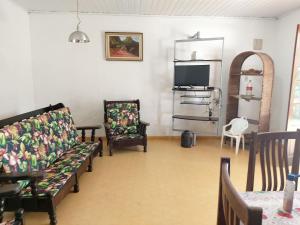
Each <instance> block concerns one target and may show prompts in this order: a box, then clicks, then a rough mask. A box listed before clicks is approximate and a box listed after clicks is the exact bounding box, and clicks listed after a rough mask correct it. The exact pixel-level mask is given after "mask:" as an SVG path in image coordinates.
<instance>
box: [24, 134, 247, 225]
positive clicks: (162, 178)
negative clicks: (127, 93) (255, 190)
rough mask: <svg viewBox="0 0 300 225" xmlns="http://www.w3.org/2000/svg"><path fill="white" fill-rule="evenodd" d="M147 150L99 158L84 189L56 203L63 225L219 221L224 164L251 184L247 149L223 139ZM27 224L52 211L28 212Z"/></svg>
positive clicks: (158, 143)
mask: <svg viewBox="0 0 300 225" xmlns="http://www.w3.org/2000/svg"><path fill="white" fill-rule="evenodd" d="M148 150H149V151H148V153H143V152H142V151H141V149H140V151H137V149H135V148H134V149H127V150H126V149H125V150H124V149H123V150H119V151H116V152H115V154H114V156H113V157H110V156H108V155H107V152H105V156H104V157H103V158H96V159H95V161H94V171H93V172H92V173H85V174H83V175H82V176H81V177H80V192H79V193H70V194H69V195H67V197H66V198H65V199H64V200H63V201H62V202H61V203H60V204H59V206H58V207H57V219H58V224H60V225H63V224H64V225H67V224H72V225H79V224H80V225H83V224H84V225H94V224H95V225H97V224H99V225H212V224H216V212H217V197H218V179H219V163H220V157H221V156H229V157H230V158H231V160H232V169H231V171H232V180H233V183H234V185H235V186H236V187H237V188H238V189H239V190H241V191H243V190H245V188H246V173H247V163H248V151H244V152H243V151H242V150H241V151H240V153H239V155H238V156H236V155H235V154H234V150H233V149H231V148H230V147H228V146H226V145H225V147H224V148H223V149H222V150H221V149H220V140H219V139H214V138H202V139H199V140H198V142H197V146H195V147H193V148H191V149H184V148H181V147H180V145H179V140H178V139H171V138H165V139H150V140H149V148H148ZM25 223H26V224H27V225H44V224H49V219H48V214H47V213H25Z"/></svg>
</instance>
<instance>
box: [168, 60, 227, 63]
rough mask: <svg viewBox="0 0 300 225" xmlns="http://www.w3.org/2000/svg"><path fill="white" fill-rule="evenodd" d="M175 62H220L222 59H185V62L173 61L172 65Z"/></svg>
mask: <svg viewBox="0 0 300 225" xmlns="http://www.w3.org/2000/svg"><path fill="white" fill-rule="evenodd" d="M176 62H222V59H187V60H178V59H175V60H174V63H176Z"/></svg>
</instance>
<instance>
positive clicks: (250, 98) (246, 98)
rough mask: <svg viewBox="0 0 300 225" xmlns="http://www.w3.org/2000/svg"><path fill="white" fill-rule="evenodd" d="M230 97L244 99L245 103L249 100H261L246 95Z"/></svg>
mask: <svg viewBox="0 0 300 225" xmlns="http://www.w3.org/2000/svg"><path fill="white" fill-rule="evenodd" d="M230 97H232V98H236V99H244V100H246V101H251V100H254V101H260V100H261V97H254V96H250V97H248V96H247V95H230Z"/></svg>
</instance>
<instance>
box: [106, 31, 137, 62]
mask: <svg viewBox="0 0 300 225" xmlns="http://www.w3.org/2000/svg"><path fill="white" fill-rule="evenodd" d="M105 58H106V60H112V61H143V33H138V32H105Z"/></svg>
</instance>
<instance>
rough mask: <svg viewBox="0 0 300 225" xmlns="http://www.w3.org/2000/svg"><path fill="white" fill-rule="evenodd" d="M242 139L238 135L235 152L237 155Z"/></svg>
mask: <svg viewBox="0 0 300 225" xmlns="http://www.w3.org/2000/svg"><path fill="white" fill-rule="evenodd" d="M240 141H241V137H236V143H235V144H236V145H235V154H236V155H237V154H238V153H239V148H240Z"/></svg>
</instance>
